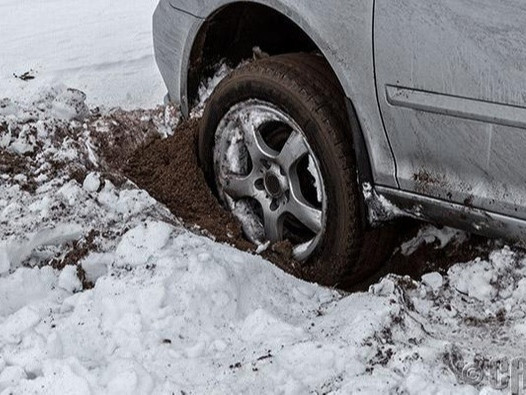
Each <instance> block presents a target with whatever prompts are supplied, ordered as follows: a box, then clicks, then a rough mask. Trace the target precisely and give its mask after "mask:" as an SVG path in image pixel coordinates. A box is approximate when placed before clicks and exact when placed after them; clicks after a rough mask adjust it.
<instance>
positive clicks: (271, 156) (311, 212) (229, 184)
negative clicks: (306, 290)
mask: <svg viewBox="0 0 526 395" xmlns="http://www.w3.org/2000/svg"><path fill="white" fill-rule="evenodd" d="M213 153H214V158H213V159H214V172H215V177H216V185H217V189H218V193H219V197H220V199H221V200H222V201H223V203H225V204H226V205H227V207H228V208H229V209H230V210H231V211H232V213H233V214H234V215H235V216H236V217H237V218H238V219H239V220H240V222H241V224H242V226H243V230H244V232H245V234H246V236H247V237H248V238H249V239H250V240H251V241H252V242H254V243H256V244H258V245H262V244H264V243H266V242H268V241H271V242H277V241H282V240H285V239H286V240H290V241H291V243H292V245H293V253H294V257H295V258H296V259H298V260H300V261H305V260H306V259H308V258H309V257H310V256H311V255H312V254H313V252H314V251H315V250H316V248H317V247H318V246H319V245H320V242H321V241H322V238H323V235H324V233H325V227H326V213H327V196H326V193H325V187H324V182H323V177H322V173H321V170H320V165H319V161H318V159H317V157H316V155H315V154H314V151H313V150H312V148H311V147H310V145H309V143H308V142H307V139H306V137H305V135H304V133H303V131H302V130H301V128H300V127H299V126H298V124H297V123H296V122H295V121H294V119H292V117H290V116H289V115H288V114H286V113H285V112H283V111H282V110H280V109H279V108H278V107H276V106H275V105H273V104H271V103H268V102H264V101H260V100H248V101H244V102H242V103H238V104H236V105H235V106H233V107H232V108H231V109H230V110H229V111H228V112H227V114H226V115H225V116H224V117H223V118H222V119H221V121H220V122H219V126H218V127H217V130H216V135H215V145H214V152H213Z"/></svg>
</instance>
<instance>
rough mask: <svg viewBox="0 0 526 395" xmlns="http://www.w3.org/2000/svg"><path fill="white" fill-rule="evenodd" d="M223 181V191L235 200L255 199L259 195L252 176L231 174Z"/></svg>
mask: <svg viewBox="0 0 526 395" xmlns="http://www.w3.org/2000/svg"><path fill="white" fill-rule="evenodd" d="M223 180H224V185H223V190H224V191H225V192H226V193H227V194H228V195H229V196H230V197H231V198H233V199H241V198H246V197H254V196H255V195H256V193H257V190H256V188H255V186H254V181H255V180H254V177H253V176H252V174H249V175H248V176H241V175H237V174H229V175H226V176H225V177H224V178H223Z"/></svg>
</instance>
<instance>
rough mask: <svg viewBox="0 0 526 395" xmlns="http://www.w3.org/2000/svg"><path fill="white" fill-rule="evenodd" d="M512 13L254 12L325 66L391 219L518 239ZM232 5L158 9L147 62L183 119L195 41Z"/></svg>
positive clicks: (458, 0) (384, 3)
mask: <svg viewBox="0 0 526 395" xmlns="http://www.w3.org/2000/svg"><path fill="white" fill-rule="evenodd" d="M521 1H522V0H508V1H506V2H505V1H504V0H497V1H495V0H444V1H441V2H437V1H434V0H374V1H372V0H328V1H323V2H322V1H319V0H255V1H252V2H254V3H259V4H264V5H267V6H269V7H271V8H273V9H274V10H276V11H278V12H280V13H282V14H283V15H286V16H287V17H288V18H289V19H291V20H292V21H293V22H295V23H296V24H297V25H298V26H299V27H300V28H302V29H303V30H304V32H305V33H306V34H307V35H308V36H309V37H310V38H311V39H312V40H313V41H314V42H315V43H316V44H317V46H318V47H319V48H320V50H321V52H322V53H323V55H324V56H325V57H326V59H327V60H328V61H329V63H330V64H331V66H332V68H333V70H334V71H335V73H336V75H337V77H338V78H339V80H340V83H341V85H342V87H343V89H344V91H345V94H346V96H347V97H348V99H349V100H350V103H352V105H350V108H353V110H355V112H356V114H357V117H358V120H359V122H360V126H361V128H362V132H363V138H364V145H365V147H366V150H367V154H368V156H369V161H370V164H371V170H372V176H373V177H372V178H373V180H372V181H373V184H374V190H375V191H376V192H375V196H377V197H378V198H379V199H377V203H378V202H380V205H381V204H383V202H385V201H390V202H391V203H393V204H394V205H395V206H396V205H398V206H399V208H400V209H401V211H398V210H395V211H396V213H397V214H400V213H401V212H404V213H405V214H406V215H409V216H413V217H415V218H420V219H425V220H428V221H437V222H440V223H443V224H446V225H451V226H458V227H461V228H464V229H467V230H470V231H473V232H475V233H481V234H487V235H492V236H504V237H507V238H513V239H524V238H526V221H525V220H522V219H526V210H525V207H526V193H525V192H526V191H525V189H524V188H525V186H526V183H525V182H524V181H525V176H524V174H525V172H524V170H523V168H522V167H521V159H520V158H521V155H522V152H523V151H525V150H524V148H525V147H526V133H525V130H524V129H525V127H526V93H525V92H526V80H525V77H526V73H525V71H526V70H525V69H526V52H525V51H524V50H523V48H526V34H524V33H526V31H525V29H526V27H525V26H526V25H524V24H523V21H524V20H526V14H525V13H524V11H525V8H526V4H523V3H521ZM170 2H171V4H170ZM234 2H235V1H232V0H206V1H205V0H160V3H159V6H158V8H157V11H156V13H155V15H154V41H155V50H156V58H157V62H158V64H159V69H160V70H161V74H162V75H163V78H164V80H165V82H166V85H167V87H168V91H169V95H170V100H171V101H172V102H173V103H175V104H178V105H180V106H181V107H182V109H183V113H185V114H188V112H189V103H188V99H187V72H188V68H189V62H190V52H191V50H192V47H193V43H194V40H195V39H196V37H197V36H198V33H199V31H200V29H201V28H202V26H203V25H204V24H205V23H206V19H207V18H209V17H211V16H212V15H213V14H214V13H215V12H216V11H218V10H220V9H221V8H222V7H223V6H225V5H228V4H231V3H234ZM373 31H374V35H373ZM373 37H374V40H373ZM263 50H264V48H263ZM384 124H385V126H386V127H384ZM355 137H356V136H355ZM394 158H396V161H397V162H395V159H394ZM364 185H366V184H364ZM386 199H387V200H386ZM377 203H375V204H371V205H370V206H375V205H376V206H377V205H378V204H377ZM388 207H393V206H392V205H388ZM380 212H385V210H384V211H382V210H380ZM377 218H380V217H379V216H377ZM390 218H391V215H390V214H387V216H386V217H385V219H390ZM521 218H522V219H521ZM380 219H381V218H380Z"/></svg>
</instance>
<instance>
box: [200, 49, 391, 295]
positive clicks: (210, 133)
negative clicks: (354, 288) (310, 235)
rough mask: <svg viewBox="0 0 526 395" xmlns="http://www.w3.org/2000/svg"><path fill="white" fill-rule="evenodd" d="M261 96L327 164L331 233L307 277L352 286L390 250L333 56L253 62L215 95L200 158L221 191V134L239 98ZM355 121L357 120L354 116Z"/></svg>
mask: <svg viewBox="0 0 526 395" xmlns="http://www.w3.org/2000/svg"><path fill="white" fill-rule="evenodd" d="M251 100H258V101H261V102H265V103H271V104H272V105H274V106H276V107H277V108H278V109H279V110H280V111H282V112H283V113H285V114H288V115H289V116H290V117H291V118H292V119H293V120H294V122H295V123H296V124H297V125H298V127H299V128H300V129H301V131H302V133H303V135H304V137H305V138H306V141H307V142H308V145H309V146H310V148H311V149H312V151H313V154H314V155H315V157H316V158H317V162H318V163H319V170H320V173H321V177H322V179H323V185H324V192H325V198H324V200H326V206H325V209H324V210H325V211H324V218H325V221H324V230H323V235H322V236H320V240H319V242H318V244H317V245H316V248H315V250H313V251H312V253H310V255H309V256H308V258H307V259H306V260H305V261H304V262H302V263H301V265H302V270H301V273H302V277H303V278H304V279H305V280H307V281H312V282H317V283H320V284H323V285H327V286H341V285H345V286H346V287H348V286H350V285H351V284H353V283H357V282H358V281H360V280H363V279H364V278H366V277H367V276H369V275H370V274H372V273H373V272H375V271H376V270H377V269H378V266H379V265H380V264H381V263H382V261H383V259H385V258H386V256H387V254H388V253H389V252H390V251H388V250H389V244H390V243H389V242H385V243H384V242H383V240H386V239H388V238H389V237H386V235H385V234H384V233H383V232H382V230H372V231H368V230H367V224H366V223H364V221H365V220H364V218H365V216H364V215H363V207H364V205H363V196H362V193H361V191H360V186H359V185H358V182H357V180H358V177H357V169H356V164H355V157H354V151H353V146H352V142H351V137H350V136H352V133H351V130H349V129H350V127H351V126H350V125H358V122H352V123H351V122H349V119H348V113H347V111H346V107H345V102H344V94H343V92H342V91H341V89H340V87H339V83H338V82H337V80H336V79H335V77H334V76H333V74H332V71H331V69H330V67H329V65H328V64H327V63H326V62H325V60H324V59H323V58H321V57H319V56H316V55H313V54H287V55H279V56H273V57H269V58H265V59H261V60H257V61H254V62H251V63H249V64H246V65H244V66H242V67H240V68H238V69H237V70H235V71H234V72H232V73H231V74H230V75H229V76H228V77H226V78H225V79H224V80H223V81H222V82H221V83H220V84H219V85H218V86H217V88H216V89H215V91H214V92H213V94H212V95H211V97H210V99H209V101H208V103H207V106H206V108H205V112H204V115H203V118H202V120H201V124H200V131H199V139H198V150H199V159H200V163H201V166H202V168H203V171H204V173H205V176H206V178H207V181H208V182H209V184H210V185H211V187H212V188H213V189H214V190H215V191H216V192H218V175H217V174H216V173H217V168H216V166H215V162H214V152H215V150H216V144H218V143H217V138H216V133H217V131H218V127H219V125H220V124H221V122H222V120H223V118H224V117H225V115H227V114H229V111H231V110H232V109H233V108H235V107H236V105H239V104H240V103H245V102H246V103H248V102H250V101H251ZM354 121H355V120H354Z"/></svg>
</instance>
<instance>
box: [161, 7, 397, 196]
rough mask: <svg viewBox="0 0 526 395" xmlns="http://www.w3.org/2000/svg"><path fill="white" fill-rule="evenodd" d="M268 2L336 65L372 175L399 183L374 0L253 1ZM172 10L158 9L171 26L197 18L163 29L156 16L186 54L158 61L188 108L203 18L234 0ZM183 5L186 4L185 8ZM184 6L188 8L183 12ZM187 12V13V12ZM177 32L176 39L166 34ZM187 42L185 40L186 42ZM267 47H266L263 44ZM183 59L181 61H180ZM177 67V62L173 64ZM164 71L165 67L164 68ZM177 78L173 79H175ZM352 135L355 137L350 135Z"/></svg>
mask: <svg viewBox="0 0 526 395" xmlns="http://www.w3.org/2000/svg"><path fill="white" fill-rule="evenodd" d="M253 2H254V3H259V4H263V5H267V6H269V7H271V8H273V9H275V10H276V11H278V12H280V13H282V14H284V15H286V16H287V17H288V18H289V19H291V20H292V21H293V22H294V23H296V24H297V25H298V26H299V27H300V28H302V29H303V30H304V31H305V33H306V34H307V35H308V36H309V37H310V38H311V39H312V40H313V41H314V42H315V43H316V45H317V46H318V47H319V48H320V50H321V51H322V53H323V54H324V56H325V57H326V59H327V60H328V61H329V63H330V64H331V66H332V68H333V70H334V71H335V73H336V75H337V76H338V78H339V80H340V83H341V85H342V87H343V89H344V91H345V93H346V95H347V96H348V98H349V99H351V101H352V103H353V104H354V108H355V111H356V113H357V116H358V119H359V121H360V126H361V128H362V131H363V134H364V138H365V143H366V146H367V150H368V152H369V158H370V162H371V168H372V174H373V177H374V180H375V182H376V183H378V184H380V185H386V186H393V187H395V186H398V184H397V182H396V177H395V173H396V172H395V164H394V158H393V155H392V152H391V148H390V147H389V142H388V140H387V136H386V134H385V133H384V128H383V124H382V119H381V117H380V112H379V108H378V101H377V98H376V89H375V86H374V83H372V81H374V62H373V51H372V44H373V43H372V23H373V2H371V1H370V0H353V1H348V0H331V3H333V4H334V6H331V7H328V6H327V2H320V1H319V0H258V1H253ZM172 3H173V5H175V6H176V7H177V9H175V8H173V7H172V10H171V11H168V10H167V4H168V0H161V3H160V5H159V7H160V8H161V9H162V11H158V12H157V13H156V14H163V13H167V12H170V14H171V17H170V18H171V20H172V22H171V23H172V24H175V25H177V24H179V20H180V19H184V20H186V18H187V16H181V15H180V14H185V15H188V14H192V15H195V16H197V17H199V18H197V17H196V18H194V22H193V25H192V26H191V28H189V29H188V27H187V26H186V27H185V25H184V24H183V25H182V26H183V28H186V29H187V31H186V32H183V28H181V27H177V28H174V27H169V28H167V29H168V30H165V31H163V32H160V31H159V29H160V28H159V27H156V25H158V24H161V23H162V24H164V23H166V22H165V21H164V18H166V16H164V15H158V16H155V17H154V18H155V20H154V35H156V36H157V37H158V38H157V40H159V41H168V42H177V43H176V44H174V45H175V46H176V47H178V48H181V47H182V48H183V49H182V50H179V51H178V54H179V55H180V56H181V59H180V60H175V59H174V58H173V56H174V55H175V53H168V59H167V57H166V55H165V54H161V53H158V54H157V59H158V62H160V63H161V64H164V65H165V66H162V67H161V69H162V70H161V72H162V73H163V76H164V79H165V81H167V85H168V89H169V93H170V97H171V100H172V101H174V102H177V103H180V104H181V105H182V107H183V109H185V110H186V112H187V111H188V103H186V102H185V101H186V100H187V99H186V97H187V93H186V89H187V86H186V84H187V70H188V66H189V58H190V51H191V46H192V44H193V41H194V39H195V37H196V35H197V33H198V30H199V28H200V27H201V25H202V24H203V23H204V19H202V18H206V17H208V16H210V15H212V14H213V13H214V12H215V11H217V10H218V9H220V8H221V7H223V6H225V5H228V4H230V3H235V1H232V0H210V1H206V2H205V1H183V2H180V1H179V0H177V1H173V2H172ZM183 7H184V8H183ZM181 10H184V12H181ZM186 13H188V14H186ZM166 35H172V37H171V38H169V39H166V38H161V37H164V36H166ZM182 43H184V44H182ZM263 50H264V48H263ZM179 62H180V63H179ZM169 65H172V66H169ZM163 69H164V71H163ZM177 73H179V74H180V75H176V74H177ZM174 79H175V80H177V81H178V82H174V81H173V80H174ZM349 137H350V138H351V136H350V135H349Z"/></svg>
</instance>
